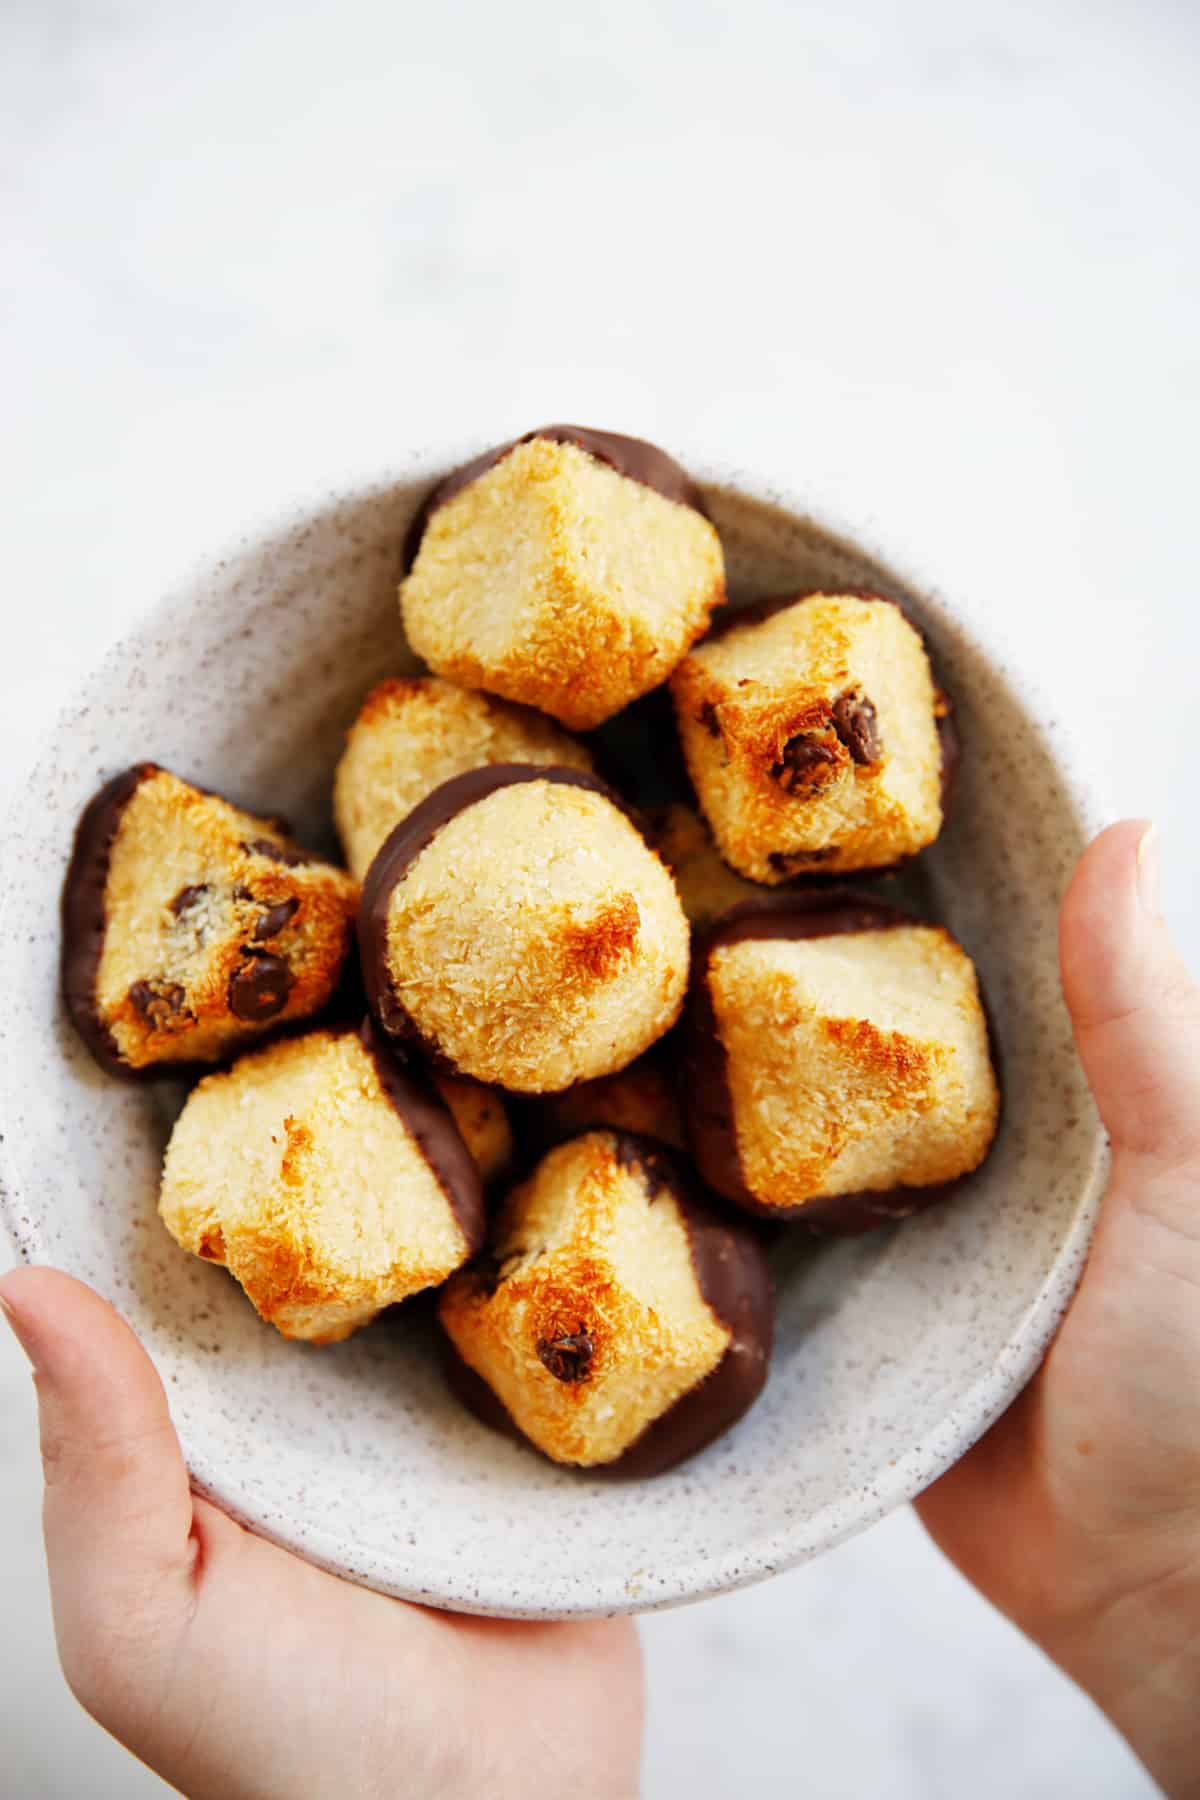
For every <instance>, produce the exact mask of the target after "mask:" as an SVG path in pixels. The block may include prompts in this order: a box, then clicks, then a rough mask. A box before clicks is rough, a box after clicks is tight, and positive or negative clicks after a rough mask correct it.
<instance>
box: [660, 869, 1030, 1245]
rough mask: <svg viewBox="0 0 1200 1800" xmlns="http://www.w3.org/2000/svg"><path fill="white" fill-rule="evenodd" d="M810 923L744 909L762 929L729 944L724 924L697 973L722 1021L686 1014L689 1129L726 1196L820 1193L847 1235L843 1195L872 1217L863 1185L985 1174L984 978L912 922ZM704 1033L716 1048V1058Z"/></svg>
mask: <svg viewBox="0 0 1200 1800" xmlns="http://www.w3.org/2000/svg"><path fill="white" fill-rule="evenodd" d="M810 898H811V897H810ZM800 905H801V902H800V901H798V902H797V906H800ZM738 917H739V914H737V913H734V914H732V915H731V920H737V919H738ZM793 924H794V925H795V927H796V929H795V930H791V931H790V930H789V928H790V926H791V925H793ZM802 924H803V920H802V919H800V918H797V919H796V920H795V921H790V920H789V919H788V917H787V914H786V912H784V913H776V914H773V915H765V916H763V917H762V918H759V917H758V916H757V915H754V916H748V917H747V920H746V927H747V929H750V928H753V929H755V930H757V931H758V933H759V935H748V936H746V937H744V938H742V939H741V940H740V941H737V940H735V939H734V938H733V937H732V936H731V937H730V938H729V940H728V941H726V942H722V941H721V939H720V936H719V931H720V927H718V928H717V930H718V936H717V938H716V940H715V942H714V943H713V945H712V946H711V947H710V948H709V949H708V950H707V951H706V957H707V960H706V963H705V973H704V975H703V976H702V977H698V979H702V980H703V982H704V989H703V993H704V994H706V995H707V997H708V1000H709V1002H710V1003H711V1022H710V1024H708V1025H705V1024H704V1018H705V1017H707V1016H708V1014H707V1013H706V1011H705V1008H704V1006H703V1005H701V1004H699V1000H697V1004H696V1005H695V1006H694V1008H693V1012H692V1014H691V1016H690V1018H689V1029H690V1030H691V1032H692V1033H693V1036H692V1039H691V1040H690V1042H691V1046H692V1049H693V1052H694V1054H693V1057H692V1081H691V1085H690V1087H689V1089H688V1096H689V1106H690V1107H691V1119H690V1125H691V1133H692V1138H693V1143H694V1146H695V1151H696V1156H697V1160H698V1162H699V1165H700V1167H701V1169H702V1170H703V1172H704V1174H705V1176H706V1179H708V1180H710V1181H711V1182H713V1183H714V1185H716V1186H717V1187H719V1189H720V1191H721V1192H723V1193H725V1194H726V1196H727V1197H728V1198H730V1199H733V1200H736V1201H738V1202H739V1203H740V1204H743V1205H747V1206H750V1207H752V1208H753V1209H756V1210H760V1211H769V1212H772V1213H775V1214H777V1215H784V1214H788V1213H792V1214H794V1215H795V1216H798V1217H801V1218H803V1217H804V1216H805V1213H804V1209H805V1207H806V1205H807V1204H809V1203H810V1202H813V1201H820V1202H821V1203H822V1206H821V1209H820V1211H821V1218H822V1222H823V1224H825V1225H827V1226H831V1227H833V1228H836V1226H837V1218H836V1211H835V1209H834V1208H833V1206H832V1202H833V1201H834V1200H836V1199H837V1198H838V1197H839V1196H844V1197H845V1198H846V1200H847V1205H848V1208H849V1210H850V1211H851V1212H854V1211H855V1209H856V1208H857V1209H858V1210H860V1211H861V1208H860V1207H859V1202H860V1200H861V1197H862V1195H863V1194H864V1193H874V1194H886V1193H887V1192H888V1191H889V1190H893V1189H913V1190H917V1189H928V1188H936V1187H942V1186H943V1185H944V1184H946V1183H949V1182H952V1181H954V1180H956V1179H957V1178H958V1177H959V1176H962V1175H965V1174H967V1173H969V1172H970V1171H971V1170H972V1169H974V1168H975V1167H977V1166H978V1164H979V1163H980V1162H981V1161H982V1160H983V1158H984V1156H985V1155H986V1154H987V1151H988V1149H989V1148H990V1145H991V1143H992V1139H993V1137H994V1135H995V1131H996V1126H997V1122H998V1116H999V1091H998V1087H997V1083H996V1078H995V1073H994V1071H993V1069H992V1066H991V1060H990V1054H989V1045H988V1032H987V1024H986V1020H985V1017H984V1013H983V1008H982V1004H981V1001H980V997H979V988H978V982H977V978H976V975H975V971H974V968H973V966H972V964H971V961H970V959H969V957H967V955H966V953H965V952H964V951H963V950H962V948H961V947H960V946H959V945H958V944H957V943H956V941H955V940H954V938H953V937H952V936H951V934H950V933H949V932H948V931H946V930H944V929H943V928H942V927H940V926H931V925H926V924H923V923H921V922H919V921H916V920H908V921H905V920H904V919H903V917H902V916H901V915H896V916H895V917H894V918H893V919H890V920H885V921H884V922H883V923H881V924H877V925H875V926H871V925H870V923H869V921H868V922H867V924H866V925H865V927H864V928H862V929H843V930H841V931H839V932H837V933H826V934H824V935H814V936H809V935H803V934H802V933H801V932H800V929H799V928H800V926H801V925H802ZM727 929H728V930H729V931H730V932H731V933H732V931H733V929H734V927H733V926H732V924H731V925H730V926H729V927H728V928H727ZM698 994H699V990H698ZM697 1032H700V1033H702V1034H703V1033H705V1032H707V1033H708V1034H709V1038H710V1040H711V1045H712V1048H713V1050H714V1051H718V1052H719V1054H717V1055H716V1057H715V1061H713V1062H712V1066H711V1067H710V1066H709V1064H708V1063H707V1062H706V1061H705V1056H706V1054H707V1052H706V1049H705V1042H704V1041H699V1040H697V1038H696V1036H695V1034H696V1033H697ZM706 1041H708V1040H706ZM729 1130H731V1131H732V1139H729V1138H728V1137H727V1132H728V1131H729ZM730 1143H731V1144H732V1147H733V1148H734V1150H735V1152H736V1155H735V1157H734V1159H733V1161H732V1162H730V1163H729V1165H728V1166H726V1154H725V1151H726V1146H727V1144H730ZM827 1202H828V1203H830V1204H826V1203H827ZM915 1204H917V1203H914V1207H910V1208H909V1210H915Z"/></svg>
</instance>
